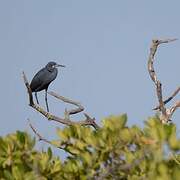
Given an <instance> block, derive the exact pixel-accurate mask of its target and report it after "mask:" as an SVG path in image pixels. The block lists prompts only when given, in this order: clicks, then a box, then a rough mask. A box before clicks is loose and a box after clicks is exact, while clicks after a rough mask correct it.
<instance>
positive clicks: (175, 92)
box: [153, 87, 180, 110]
mask: <svg viewBox="0 0 180 180" xmlns="http://www.w3.org/2000/svg"><path fill="white" fill-rule="evenodd" d="M179 91H180V87H178V88H177V89H176V90H175V91H174V92H173V94H172V95H171V96H170V97H168V98H167V99H166V100H165V101H164V104H167V103H168V102H169V101H171V100H172V99H173V98H174V97H175V96H176V95H177V94H178V93H179ZM159 108H160V107H159V106H156V107H155V108H153V110H159Z"/></svg>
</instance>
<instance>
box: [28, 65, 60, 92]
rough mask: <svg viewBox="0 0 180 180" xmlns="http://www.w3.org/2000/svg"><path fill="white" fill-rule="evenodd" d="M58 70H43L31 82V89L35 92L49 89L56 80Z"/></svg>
mask: <svg viewBox="0 0 180 180" xmlns="http://www.w3.org/2000/svg"><path fill="white" fill-rule="evenodd" d="M56 76H57V69H55V70H54V71H53V72H50V71H48V70H47V69H45V68H43V69H41V70H40V71H39V72H38V73H37V74H36V75H35V76H34V78H33V80H32V82H31V84H32V85H31V86H32V87H31V89H32V91H33V89H34V91H41V90H43V89H47V88H48V86H49V84H50V83H51V82H52V81H53V80H54V79H55V78H56Z"/></svg>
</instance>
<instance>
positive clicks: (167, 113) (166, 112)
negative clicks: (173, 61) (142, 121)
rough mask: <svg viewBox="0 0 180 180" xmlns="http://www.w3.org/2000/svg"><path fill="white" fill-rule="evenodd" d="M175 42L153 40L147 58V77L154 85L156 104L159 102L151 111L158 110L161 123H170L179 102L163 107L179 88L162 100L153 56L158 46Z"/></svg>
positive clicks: (160, 85) (179, 105)
mask: <svg viewBox="0 0 180 180" xmlns="http://www.w3.org/2000/svg"><path fill="white" fill-rule="evenodd" d="M175 40H177V39H166V40H158V39H156V40H153V41H152V45H151V48H150V54H149V58H148V72H149V75H150V77H151V79H152V81H153V82H154V84H155V88H156V94H157V98H158V102H159V105H158V106H156V107H155V108H154V109H153V110H158V111H159V112H160V113H161V114H160V120H161V122H162V123H168V122H169V121H170V118H171V117H172V115H173V113H174V112H175V111H176V110H177V109H178V108H179V107H180V101H178V102H176V103H175V104H174V105H173V106H172V107H171V108H169V109H168V108H166V107H165V105H166V104H167V103H168V102H169V101H171V100H172V99H173V98H174V97H175V96H176V95H177V94H178V93H179V91H180V87H178V88H177V89H176V90H175V91H174V93H173V94H172V95H171V96H170V97H168V98H167V99H166V100H163V93H162V84H161V82H160V81H159V80H158V78H157V75H156V72H155V70H154V60H155V58H154V56H155V54H156V51H157V48H158V46H159V45H160V44H163V43H169V42H172V41H175Z"/></svg>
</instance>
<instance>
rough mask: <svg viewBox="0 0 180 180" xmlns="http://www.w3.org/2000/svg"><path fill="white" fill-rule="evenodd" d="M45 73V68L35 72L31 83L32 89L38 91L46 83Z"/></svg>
mask: <svg viewBox="0 0 180 180" xmlns="http://www.w3.org/2000/svg"><path fill="white" fill-rule="evenodd" d="M44 74H46V69H45V68H43V69H41V70H40V71H38V72H37V73H36V74H35V76H34V77H33V79H32V81H31V84H30V87H31V90H32V91H36V90H37V89H38V88H39V87H40V86H41V85H42V84H43V83H44Z"/></svg>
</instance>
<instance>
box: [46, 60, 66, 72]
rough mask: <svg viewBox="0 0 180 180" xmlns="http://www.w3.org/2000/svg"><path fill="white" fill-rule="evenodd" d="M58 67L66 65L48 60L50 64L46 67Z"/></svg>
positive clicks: (51, 69)
mask: <svg viewBox="0 0 180 180" xmlns="http://www.w3.org/2000/svg"><path fill="white" fill-rule="evenodd" d="M57 67H65V66H64V65H61V64H57V63H56V62H53V61H51V62H48V64H47V65H46V68H47V69H48V70H49V71H53V70H54V69H55V68H57Z"/></svg>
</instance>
